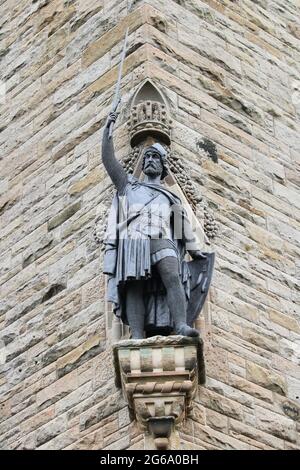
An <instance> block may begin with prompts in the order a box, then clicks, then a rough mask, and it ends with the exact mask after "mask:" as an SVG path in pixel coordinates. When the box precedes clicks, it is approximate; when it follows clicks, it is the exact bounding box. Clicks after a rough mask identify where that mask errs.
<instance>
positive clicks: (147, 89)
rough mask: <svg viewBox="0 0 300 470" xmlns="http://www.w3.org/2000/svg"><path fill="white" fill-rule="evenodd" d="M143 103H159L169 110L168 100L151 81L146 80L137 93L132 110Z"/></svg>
mask: <svg viewBox="0 0 300 470" xmlns="http://www.w3.org/2000/svg"><path fill="white" fill-rule="evenodd" d="M143 101H157V102H159V103H161V104H163V105H165V106H166V108H167V109H169V106H168V102H167V99H166V98H165V96H164V95H163V93H162V92H161V91H160V90H159V89H158V87H157V86H156V85H155V84H154V83H153V82H152V80H150V79H147V80H145V81H144V83H142V84H141V85H140V87H139V88H138V89H137V91H136V92H135V94H134V96H133V98H132V102H131V108H132V107H133V106H136V105H137V104H139V103H142V102H143Z"/></svg>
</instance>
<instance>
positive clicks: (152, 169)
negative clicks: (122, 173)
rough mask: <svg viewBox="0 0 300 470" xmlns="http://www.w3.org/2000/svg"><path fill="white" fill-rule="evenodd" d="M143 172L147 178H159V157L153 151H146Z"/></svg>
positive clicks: (160, 163) (160, 164)
mask: <svg viewBox="0 0 300 470" xmlns="http://www.w3.org/2000/svg"><path fill="white" fill-rule="evenodd" d="M143 172H144V173H145V175H147V176H152V177H155V176H160V175H161V174H162V172H163V164H162V161H161V155H160V154H159V153H158V152H156V151H155V150H153V149H148V150H146V152H145V155H144V165H143Z"/></svg>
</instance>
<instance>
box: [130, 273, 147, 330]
mask: <svg viewBox="0 0 300 470" xmlns="http://www.w3.org/2000/svg"><path fill="white" fill-rule="evenodd" d="M126 315H127V319H128V323H129V327H130V331H131V337H132V339H141V338H144V324H145V306H144V300H143V289H142V282H141V281H129V282H127V285H126Z"/></svg>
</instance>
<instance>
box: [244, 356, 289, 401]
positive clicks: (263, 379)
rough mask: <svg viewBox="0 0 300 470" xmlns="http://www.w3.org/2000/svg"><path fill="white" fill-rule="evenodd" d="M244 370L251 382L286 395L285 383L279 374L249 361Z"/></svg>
mask: <svg viewBox="0 0 300 470" xmlns="http://www.w3.org/2000/svg"><path fill="white" fill-rule="evenodd" d="M246 370H247V379H248V380H250V381H251V382H254V383H256V384H258V385H261V386H263V387H265V388H267V389H269V390H272V391H274V392H277V393H280V394H281V395H286V391H287V385H286V383H285V380H284V378H283V377H282V376H281V375H279V374H277V373H276V372H273V371H272V370H267V369H264V368H263V367H260V366H258V365H257V364H254V363H251V362H248V363H247V365H246Z"/></svg>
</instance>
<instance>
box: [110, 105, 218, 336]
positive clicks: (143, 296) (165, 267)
mask: <svg viewBox="0 0 300 470" xmlns="http://www.w3.org/2000/svg"><path fill="white" fill-rule="evenodd" d="M116 117H117V115H116V113H114V112H112V113H110V115H109V117H108V120H107V122H106V126H105V129H104V135H103V141H102V160H103V164H104V166H105V168H106V170H107V173H108V174H109V176H110V178H111V180H112V182H113V183H114V185H115V187H116V189H117V194H116V196H115V198H114V201H113V204H112V207H111V211H110V215H109V219H108V231H107V234H106V239H105V245H106V249H105V257H104V272H105V273H106V274H108V276H109V279H108V300H109V301H111V302H113V303H114V312H115V314H116V315H117V316H118V317H120V318H121V319H122V321H123V323H125V324H128V325H129V326H130V329H131V335H132V338H133V339H140V338H143V337H144V335H145V334H146V336H153V335H154V334H165V335H166V334H171V333H175V334H178V335H183V336H198V335H199V332H198V331H197V330H196V329H195V328H193V327H192V326H193V322H194V321H195V319H196V317H197V315H198V314H199V311H200V309H201V307H202V305H203V303H204V300H205V297H206V294H207V291H208V287H209V284H210V279H211V274H212V268H213V261H214V256H213V254H211V253H205V254H203V253H202V252H201V251H200V250H199V249H198V247H197V243H196V241H195V239H194V235H193V232H192V229H191V226H190V223H189V221H188V219H187V216H186V212H185V210H184V208H183V206H182V204H181V201H180V199H179V198H178V196H177V195H175V194H173V193H172V192H171V191H169V190H168V189H167V188H166V187H164V186H163V184H162V180H163V179H164V178H165V176H166V175H167V173H168V168H167V162H166V151H165V149H164V147H163V146H162V145H161V144H159V143H155V144H153V145H151V146H149V147H147V148H146V149H145V150H144V155H143V166H142V167H143V173H144V175H145V177H144V180H143V181H139V180H137V179H136V178H134V177H132V176H131V175H128V174H127V173H126V172H125V170H124V169H123V167H122V165H121V164H120V163H119V162H118V160H117V159H116V157H115V154H114V146H113V138H112V132H111V129H112V128H113V125H114V122H115V121H116ZM187 251H188V252H189V254H190V255H191V256H192V258H193V260H194V261H191V262H186V261H185V259H184V257H185V254H186V252H187Z"/></svg>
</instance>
